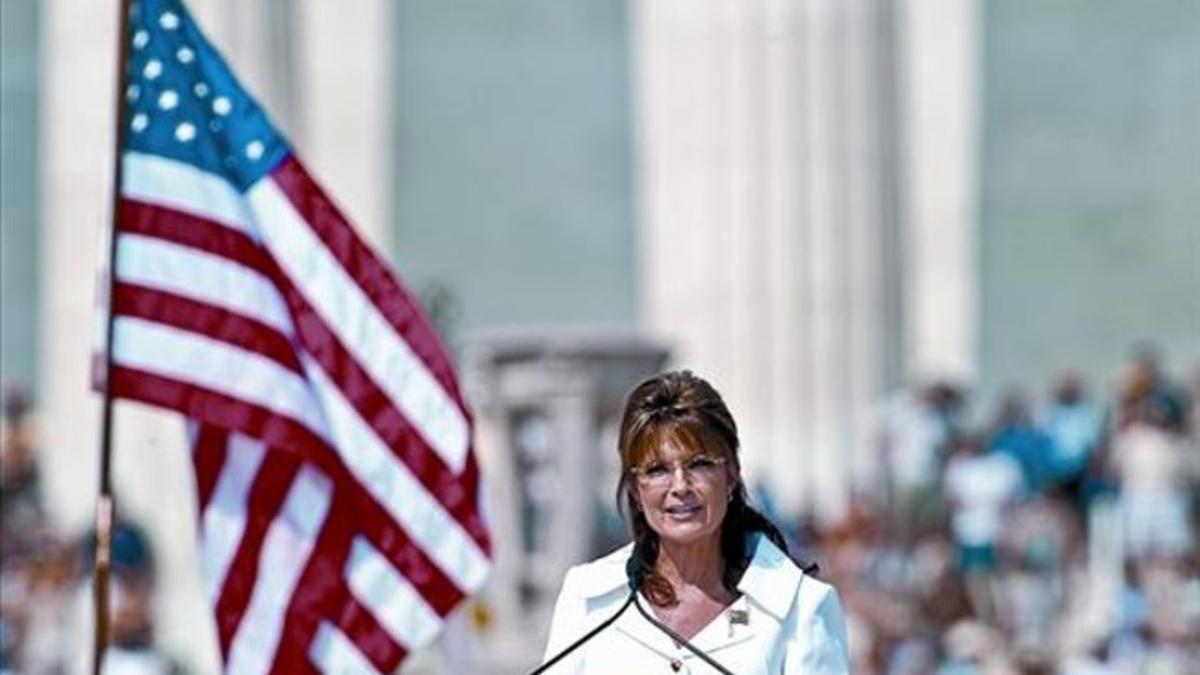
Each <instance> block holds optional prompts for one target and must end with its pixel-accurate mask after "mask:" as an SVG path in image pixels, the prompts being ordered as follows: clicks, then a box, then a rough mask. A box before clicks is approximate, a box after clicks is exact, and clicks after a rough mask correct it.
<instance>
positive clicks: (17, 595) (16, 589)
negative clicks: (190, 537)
mask: <svg viewBox="0 0 1200 675" xmlns="http://www.w3.org/2000/svg"><path fill="white" fill-rule="evenodd" d="M94 555H95V533H94V532H87V533H82V534H80V533H75V534H73V535H69V534H64V533H63V532H61V530H60V528H56V527H55V526H54V524H53V523H52V521H51V519H50V517H49V514H48V513H47V509H46V504H45V502H44V496H43V494H42V486H41V478H40V473H39V470H38V462H37V433H36V426H35V423H34V417H33V414H32V409H31V405H30V400H29V397H28V396H27V395H26V394H25V393H24V392H22V391H20V390H9V391H7V392H6V393H5V396H4V416H3V420H2V422H0V674H4V675H7V674H8V673H22V674H28V675H53V674H57V673H67V672H71V673H74V672H86V670H87V669H88V668H89V667H90V663H91V662H90V659H91V654H92V645H91V642H90V641H89V640H90V637H91V635H92V634H93V631H92V623H91V617H90V612H91V611H92V609H91V608H92V606H93V605H92V604H91V602H90V598H91V593H92V577H91V574H92V569H93V567H94V565H93V561H94ZM111 555H112V558H111V561H112V566H111V592H110V601H109V602H110V603H111V610H112V621H111V627H110V630H111V644H112V648H111V649H110V650H109V652H108V654H107V656H106V661H105V672H106V673H110V674H115V675H122V674H127V675H135V674H136V675H141V674H145V675H151V674H153V675H158V674H164V675H165V674H167V673H175V672H179V670H180V668H179V665H178V664H177V663H176V662H174V661H173V660H171V659H169V658H167V657H165V656H164V655H163V654H161V653H160V652H159V651H158V649H157V647H156V646H155V645H154V639H153V638H154V621H153V617H154V612H153V608H154V600H155V596H154V581H155V566H154V559H153V556H152V554H151V548H150V544H149V541H148V540H147V538H146V536H145V534H144V533H143V532H142V530H140V529H139V528H137V527H136V526H134V525H132V524H130V523H127V522H124V521H123V520H122V519H121V518H120V517H119V516H118V521H117V524H116V525H115V527H114V530H113V535H112V553H111Z"/></svg>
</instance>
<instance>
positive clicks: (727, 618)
mask: <svg viewBox="0 0 1200 675" xmlns="http://www.w3.org/2000/svg"><path fill="white" fill-rule="evenodd" d="M752 536H753V537H754V539H755V540H756V541H752V542H751V545H752V546H754V555H753V557H752V558H751V560H750V565H749V567H747V568H746V573H745V574H744V575H743V576H742V580H741V582H740V583H738V591H740V592H741V595H740V596H739V597H738V599H737V600H735V601H734V603H733V605H731V606H730V610H736V611H740V612H744V614H735V613H733V612H731V611H730V610H727V611H725V612H722V613H721V614H720V615H718V616H717V618H716V619H714V620H713V621H712V622H711V623H709V624H708V625H707V626H705V627H704V628H703V629H701V631H700V632H699V633H698V634H697V635H696V636H695V637H694V638H692V640H691V642H692V644H693V645H695V646H696V647H698V648H700V649H701V650H703V651H704V652H705V653H707V654H708V655H709V656H711V657H712V658H713V659H714V660H715V661H717V662H718V663H720V664H721V665H722V666H724V667H725V668H726V669H727V670H729V671H730V672H733V673H737V675H801V674H803V675H847V674H848V673H849V672H850V665H849V654H848V650H847V641H846V622H845V619H844V618H843V617H842V608H841V605H840V603H839V602H838V596H837V591H836V590H834V588H833V587H832V586H830V585H829V584H826V583H822V582H820V581H818V580H817V579H816V578H814V577H811V576H808V575H805V574H804V572H802V571H801V570H800V568H799V567H797V566H796V565H795V563H793V562H792V561H791V559H790V558H788V557H787V555H785V554H784V553H783V551H781V550H779V548H778V547H777V546H775V544H773V543H771V541H770V540H769V539H767V538H766V537H764V536H762V535H761V534H756V535H752ZM632 551H633V545H632V544H630V545H628V546H626V547H624V548H622V549H620V550H618V551H616V552H614V553H611V554H609V555H607V556H605V557H603V558H600V559H599V560H596V561H594V562H590V563H586V564H583V565H578V566H576V567H572V568H571V569H570V570H568V571H567V575H566V577H565V578H564V579H563V587H562V592H561V593H560V594H559V596H558V603H557V604H556V605H555V607H554V620H553V622H552V623H551V625H550V639H549V641H548V643H547V645H546V654H545V656H544V657H543V661H542V662H543V663H545V662H546V661H548V660H549V659H550V658H552V657H553V656H554V655H556V654H558V652H559V651H561V650H562V649H563V648H565V647H566V646H567V645H569V644H571V643H572V642H574V641H575V640H577V639H579V638H580V637H582V636H583V635H584V634H585V633H587V632H588V631H589V630H591V629H592V628H594V627H595V626H596V625H598V624H599V623H601V622H602V621H604V620H605V619H607V618H608V617H610V616H612V615H613V613H615V612H616V611H617V610H618V609H620V607H621V605H622V604H624V602H625V600H626V599H627V598H628V597H629V592H628V585H627V580H626V576H625V563H626V561H628V560H629V556H630V554H631V553H632ZM639 601H640V602H641V603H642V606H643V607H645V608H646V610H647V611H653V610H651V609H650V604H649V602H648V601H647V600H646V599H645V596H640V599H639ZM715 672H717V671H715V670H713V669H712V667H711V666H709V665H708V664H706V663H704V662H703V661H702V660H700V659H699V658H698V657H697V656H696V655H694V654H692V653H691V652H690V651H688V650H687V649H686V648H684V647H676V646H675V643H674V642H673V641H672V640H671V638H669V637H667V636H666V635H665V634H663V633H662V632H661V631H660V630H659V629H657V628H655V627H654V626H653V625H651V624H650V622H648V621H646V619H645V618H644V617H643V616H642V615H641V614H640V613H638V611H637V608H636V607H630V608H629V609H627V610H625V613H624V614H622V615H621V618H619V619H617V621H616V622H615V623H613V624H612V625H610V626H609V627H607V628H605V629H604V630H603V631H601V632H600V633H599V634H598V635H596V636H595V637H593V638H592V639H591V640H590V641H589V642H587V643H586V644H584V645H583V646H582V647H580V648H579V649H577V650H575V651H574V652H572V653H571V654H570V655H569V656H568V657H567V658H565V659H563V660H562V661H559V662H558V664H557V665H555V666H554V667H553V668H551V669H550V670H549V671H547V673H548V674H549V673H553V674H554V675H559V674H562V675H567V674H571V675H602V674H605V673H620V674H622V675H624V674H628V673H637V674H641V673H663V674H664V675H666V674H669V673H690V674H693V675H699V674H701V673H703V674H706V675H707V674H709V673H715Z"/></svg>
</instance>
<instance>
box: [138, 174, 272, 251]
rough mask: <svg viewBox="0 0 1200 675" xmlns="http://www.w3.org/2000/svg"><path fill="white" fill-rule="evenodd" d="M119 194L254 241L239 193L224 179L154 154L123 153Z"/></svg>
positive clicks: (252, 228)
mask: <svg viewBox="0 0 1200 675" xmlns="http://www.w3.org/2000/svg"><path fill="white" fill-rule="evenodd" d="M123 161H124V167H123V170H124V174H123V176H122V178H123V183H124V185H123V187H122V188H121V194H123V195H124V196H126V197H128V198H130V199H134V200H137V201H139V202H146V203H148V204H154V205H156V206H163V207H166V208H169V209H173V210H175V211H182V212H183V213H187V214H191V215H193V216H198V217H200V218H203V219H205V220H210V221H213V222H215V223H220V224H221V225H225V226H227V227H232V228H234V229H236V230H239V231H241V232H244V233H245V234H248V235H250V236H251V237H252V238H254V239H255V240H257V239H258V238H259V237H258V234H257V232H256V231H255V229H254V227H253V225H252V224H251V223H252V221H251V219H250V215H249V212H248V211H247V209H246V202H245V201H244V200H243V199H242V194H241V193H240V192H238V191H237V188H235V187H233V185H232V184H231V183H229V182H228V181H226V180H225V179H224V178H222V177H220V176H218V175H216V174H212V173H208V172H207V171H202V170H200V169H197V168H196V167H194V166H191V165H190V164H185V163H183V162H177V161H175V160H173V159H167V158H166V157H159V156H158V155H147V154H143V153H140V152H126V153H125V156H124V159H123Z"/></svg>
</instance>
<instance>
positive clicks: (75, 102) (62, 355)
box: [39, 0, 292, 672]
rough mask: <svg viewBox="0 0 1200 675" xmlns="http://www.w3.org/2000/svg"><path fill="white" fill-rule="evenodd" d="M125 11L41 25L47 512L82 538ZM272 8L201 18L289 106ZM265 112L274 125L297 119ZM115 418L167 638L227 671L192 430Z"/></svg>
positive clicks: (202, 6) (122, 488)
mask: <svg viewBox="0 0 1200 675" xmlns="http://www.w3.org/2000/svg"><path fill="white" fill-rule="evenodd" d="M115 4H116V3H76V2H70V1H68V0H46V2H45V3H44V6H45V13H44V21H43V24H42V30H43V31H44V32H43V39H42V45H43V59H44V63H45V76H44V78H43V88H42V100H41V114H42V115H43V118H42V123H41V125H40V128H41V129H42V130H43V135H42V137H41V139H40V143H41V148H42V156H43V161H42V164H41V171H42V176H41V181H40V185H41V195H40V200H41V214H42V222H41V232H42V237H43V246H42V256H43V259H42V263H41V270H42V281H41V283H42V302H43V303H44V304H43V307H42V311H41V325H40V335H41V340H42V343H41V349H42V354H43V357H42V359H41V363H40V368H41V373H40V382H39V413H40V415H39V421H40V432H41V449H42V453H43V454H42V458H43V462H42V467H43V475H44V479H45V492H46V501H47V505H48V507H49V509H50V512H51V516H52V517H53V518H54V520H55V521H56V523H57V524H58V525H59V527H61V528H62V529H63V530H64V531H65V532H67V533H72V534H75V533H81V532H82V531H83V530H85V529H86V528H88V527H90V526H91V522H92V518H93V514H94V508H95V499H96V489H97V488H96V485H97V466H98V456H97V448H98V443H99V438H98V436H99V415H100V406H99V398H100V397H99V396H98V395H96V394H93V393H91V391H90V388H89V378H90V368H91V358H92V350H93V336H94V334H95V332H96V331H95V327H96V317H97V299H98V297H99V294H100V293H101V292H102V289H100V288H98V287H97V284H96V283H95V281H96V274H95V270H96V269H97V266H98V263H99V262H100V261H101V260H102V259H103V258H104V257H105V256H106V254H107V250H106V244H105V243H104V242H102V240H103V239H104V232H105V231H106V230H107V228H108V224H109V219H110V217H111V216H110V209H111V203H110V202H111V190H112V185H111V181H112V173H111V172H112V161H113V160H112V153H113V147H112V122H113V109H112V102H113V87H114V85H115V79H114V76H115V68H116V66H115V64H116V33H117V21H116V19H117V17H116V6H115ZM267 4H268V3H267V2H255V3H247V2H242V1H239V2H237V3H227V4H224V5H222V4H219V3H212V4H209V3H195V4H194V6H193V7H192V8H193V9H195V10H196V14H197V20H198V21H199V22H200V24H201V27H202V28H203V29H204V30H205V32H206V33H207V34H208V35H209V37H210V38H211V39H213V41H214V43H215V44H217V46H218V48H219V49H221V50H222V51H224V52H225V55H226V57H227V59H228V61H229V62H230V65H231V66H232V68H233V69H234V71H235V72H236V73H238V75H239V77H240V78H241V79H242V80H243V82H245V83H246V84H247V85H248V86H249V87H250V89H251V90H252V91H254V92H257V93H259V94H260V95H261V94H262V92H264V91H266V92H270V93H271V95H273V96H274V97H277V98H278V97H282V98H286V97H287V95H286V92H288V91H292V90H290V89H286V88H284V89H281V88H280V87H279V86H275V85H272V86H274V88H268V87H266V86H265V85H267V84H270V83H272V82H276V81H277V80H278V79H279V78H278V75H279V72H280V71H279V70H278V69H280V68H289V67H290V66H289V65H288V64H287V63H286V62H285V63H280V62H279V60H278V59H275V58H273V56H272V54H271V52H270V51H269V50H267V51H264V50H263V49H260V48H258V47H256V46H255V45H256V44H258V43H261V42H262V40H259V41H258V43H256V41H255V40H254V39H253V38H254V37H255V35H256V33H255V31H260V32H261V31H265V30H267V28H268V26H270V25H271V24H270V21H271V20H273V19H270V18H269V17H271V16H274V17H276V19H278V17H280V16H282V17H283V18H284V19H286V18H287V11H288V9H287V7H286V6H285V5H277V6H274V10H275V11H274V13H273V14H271V13H269V12H267V11H266V8H267ZM276 28H278V27H276ZM285 32H286V31H285ZM273 69H274V70H273ZM281 92H283V93H281ZM264 103H265V104H266V106H267V108H268V111H269V113H271V114H272V116H273V118H274V119H276V120H279V119H281V117H282V118H288V117H289V116H288V115H283V116H281V115H280V113H279V110H278V109H273V105H272V103H271V101H264ZM283 107H284V108H287V107H288V106H286V105H285V106H283ZM102 249H103V250H102ZM103 292H106V291H103ZM116 413H117V414H116V419H115V430H116V436H115V439H114V444H113V452H114V455H113V486H114V492H115V495H116V498H117V504H118V509H119V510H120V511H121V512H122V513H123V514H125V515H127V516H128V517H129V518H130V519H131V520H133V521H135V522H137V523H138V524H140V525H141V526H143V527H144V528H145V529H146V532H147V534H148V535H149V537H150V540H151V545H152V547H153V550H154V554H155V557H156V559H157V563H158V572H159V578H158V583H159V586H160V589H162V590H161V591H160V593H159V594H158V596H157V602H158V605H157V606H156V614H157V635H158V640H159V642H160V643H161V644H162V645H163V646H164V647H165V649H166V650H167V651H168V652H169V653H171V654H172V655H174V656H177V657H179V658H181V659H183V660H184V662H185V663H186V664H188V666H189V668H190V669H192V670H197V671H200V672H215V671H216V670H217V669H218V655H217V648H216V644H217V643H216V635H215V631H214V629H213V625H212V619H211V610H210V608H209V606H208V601H207V599H206V598H205V597H204V595H203V593H202V591H201V586H200V580H199V576H198V575H199V566H198V564H197V561H196V552H195V536H196V532H195V523H196V514H195V498H194V495H193V493H194V488H193V484H194V483H193V478H192V470H191V460H190V456H189V454H188V449H187V446H186V440H185V437H184V430H183V422H182V419H181V418H180V417H179V416H177V415H175V414H174V413H167V412H160V411H154V410H149V409H147V408H144V407H141V406H138V405H136V404H133V403H129V402H119V403H117V405H116ZM89 611H90V610H89ZM85 632H86V631H81V634H79V635H77V636H76V637H77V638H78V639H79V640H80V645H79V648H80V654H82V655H84V656H86V654H87V653H88V651H87V650H88V649H90V643H89V642H88V640H90V633H89V634H83V633H85ZM73 647H74V646H72V648H73Z"/></svg>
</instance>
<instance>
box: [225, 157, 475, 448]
mask: <svg viewBox="0 0 1200 675" xmlns="http://www.w3.org/2000/svg"><path fill="white" fill-rule="evenodd" d="M246 196H247V198H248V199H249V202H250V206H251V209H252V211H253V213H254V215H255V218H256V221H257V222H258V224H259V227H260V228H261V230H262V236H263V243H264V244H265V245H266V246H267V248H268V249H269V250H270V251H271V252H272V254H273V255H274V257H275V259H276V260H278V261H279V264H280V266H281V267H282V268H283V269H284V272H285V273H286V274H287V275H288V276H289V277H290V278H291V280H292V283H294V284H295V285H296V287H297V288H298V289H299V290H300V292H301V293H302V294H303V295H304V296H305V297H306V298H307V299H308V301H309V303H311V304H312V306H313V307H314V308H315V309H316V311H317V313H318V314H320V315H321V316H322V317H323V318H324V320H325V324H326V325H327V326H329V328H330V329H331V330H332V331H333V332H334V333H335V334H336V335H337V336H338V338H340V340H341V342H342V344H343V345H345V346H346V348H347V350H349V352H350V354H351V355H352V356H353V358H354V360H355V361H357V362H358V363H359V364H361V365H362V367H363V368H364V369H365V370H366V371H367V372H368V373H369V374H370V375H371V377H372V379H374V380H375V382H377V383H378V384H379V386H380V387H381V388H382V389H383V391H384V392H385V393H387V395H388V397H389V398H390V399H391V400H392V401H393V402H394V403H395V404H396V405H397V407H399V409H400V410H401V411H402V412H403V413H404V415H405V416H406V417H407V418H408V419H409V421H410V422H412V425H413V427H414V428H416V429H417V431H418V432H419V433H421V435H423V436H424V437H425V438H426V439H427V440H428V442H429V445H430V446H431V447H432V448H433V450H434V451H435V452H437V453H438V455H440V456H441V457H442V459H443V460H444V461H445V462H446V464H447V465H449V466H450V467H451V468H452V469H453V470H454V471H456V472H461V471H462V468H463V465H464V463H465V462H466V456H467V449H468V442H469V435H470V430H469V428H468V425H467V420H466V418H465V417H464V415H463V413H462V411H461V410H460V409H459V408H458V405H457V404H456V403H455V402H454V401H453V399H451V398H450V396H449V395H447V394H446V392H445V391H444V390H443V389H442V387H441V384H440V383H438V381H437V379H436V378H434V377H433V375H432V374H431V373H430V372H429V370H428V368H426V367H425V364H424V362H423V361H421V359H420V358H418V357H417V355H416V354H414V353H413V351H412V349H411V348H409V346H408V344H407V343H406V342H405V341H404V340H403V339H402V338H401V337H400V336H398V335H397V334H396V331H395V329H393V328H392V326H391V324H389V323H388V322H387V320H386V319H384V317H383V315H382V314H380V313H379V310H378V309H377V308H376V307H375V305H374V304H373V303H372V302H371V301H370V299H368V298H367V297H366V295H364V294H363V292H362V289H361V288H359V286H358V284H357V283H355V281H354V279H353V278H351V277H350V275H349V273H348V272H347V271H346V269H345V268H343V267H342V265H341V263H339V262H338V260H337V259H336V258H334V256H333V254H332V253H331V252H330V251H329V249H327V248H326V247H325V244H324V242H322V241H321V239H320V238H318V237H317V235H316V233H315V232H313V230H312V228H311V227H310V226H309V225H308V223H307V222H306V221H305V220H304V219H303V218H302V217H301V216H300V214H299V213H297V212H296V210H295V209H294V208H293V206H292V204H291V202H290V201H288V199H287V196H286V195H284V194H283V192H282V191H281V190H280V189H279V187H278V186H277V185H276V184H275V182H274V181H273V180H271V179H269V178H268V179H266V180H260V181H259V182H257V183H255V184H254V185H253V186H252V187H251V188H250V190H249V191H248V192H247V193H246Z"/></svg>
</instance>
